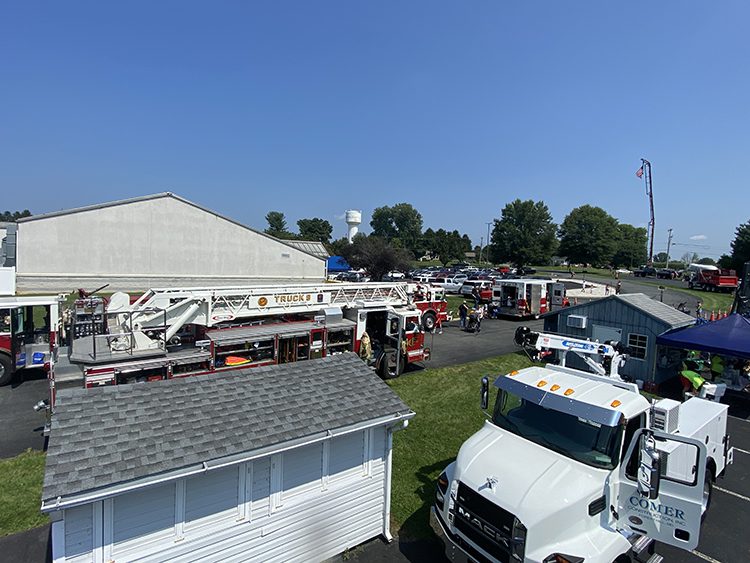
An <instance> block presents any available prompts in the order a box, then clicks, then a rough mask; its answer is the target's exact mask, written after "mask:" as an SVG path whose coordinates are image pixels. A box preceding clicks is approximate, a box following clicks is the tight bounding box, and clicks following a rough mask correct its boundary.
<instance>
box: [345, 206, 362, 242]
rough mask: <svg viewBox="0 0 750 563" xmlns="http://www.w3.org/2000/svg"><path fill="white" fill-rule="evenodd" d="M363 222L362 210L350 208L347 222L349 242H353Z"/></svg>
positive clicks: (347, 213)
mask: <svg viewBox="0 0 750 563" xmlns="http://www.w3.org/2000/svg"><path fill="white" fill-rule="evenodd" d="M361 222H362V212H361V211H357V210H355V209H350V210H349V211H347V212H346V224H347V226H348V227H349V232H348V233H347V235H346V238H348V239H349V243H351V242H352V239H353V238H354V235H356V234H357V231H358V230H359V224H360V223H361Z"/></svg>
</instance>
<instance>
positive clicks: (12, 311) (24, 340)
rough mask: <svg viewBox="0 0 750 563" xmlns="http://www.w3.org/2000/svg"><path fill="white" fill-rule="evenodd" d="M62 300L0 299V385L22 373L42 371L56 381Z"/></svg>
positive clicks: (40, 298)
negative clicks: (30, 369)
mask: <svg viewBox="0 0 750 563" xmlns="http://www.w3.org/2000/svg"><path fill="white" fill-rule="evenodd" d="M60 303H61V298H60V297H55V296H45V297H0V385H7V384H8V383H10V381H11V379H12V378H13V374H14V373H15V372H16V371H18V370H22V369H27V368H41V369H44V370H46V371H47V372H48V374H50V377H51V378H54V366H55V360H56V359H57V350H58V345H59V342H58V338H59V336H58V335H59V333H60Z"/></svg>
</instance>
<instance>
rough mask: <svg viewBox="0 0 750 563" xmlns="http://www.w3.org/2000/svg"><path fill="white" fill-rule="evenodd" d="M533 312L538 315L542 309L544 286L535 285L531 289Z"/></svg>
mask: <svg viewBox="0 0 750 563" xmlns="http://www.w3.org/2000/svg"><path fill="white" fill-rule="evenodd" d="M529 296H530V306H531V312H532V313H534V314H535V315H538V314H539V313H540V312H541V308H542V286H541V285H537V284H534V285H532V286H530V287H529Z"/></svg>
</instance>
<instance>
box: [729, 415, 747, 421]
mask: <svg viewBox="0 0 750 563" xmlns="http://www.w3.org/2000/svg"><path fill="white" fill-rule="evenodd" d="M729 418H732V419H734V420H737V421H739V422H750V420H748V419H746V418H740V417H739V416H732V415H731V414H730V415H729Z"/></svg>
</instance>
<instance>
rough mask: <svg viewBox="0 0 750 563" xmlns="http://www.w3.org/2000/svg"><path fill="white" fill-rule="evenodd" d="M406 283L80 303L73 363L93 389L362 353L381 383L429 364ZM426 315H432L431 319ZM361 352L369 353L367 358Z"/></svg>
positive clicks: (117, 297) (187, 291)
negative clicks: (366, 345) (365, 344)
mask: <svg viewBox="0 0 750 563" xmlns="http://www.w3.org/2000/svg"><path fill="white" fill-rule="evenodd" d="M422 307H424V309H425V310H429V311H432V310H436V309H439V308H440V303H432V304H430V303H429V302H423V303H421V307H420V306H419V305H418V304H415V303H414V302H413V301H412V299H411V297H410V294H409V291H408V287H407V284H406V283H354V284H337V283H330V284H327V283H323V284H317V285H291V284H286V285H257V286H247V287H206V288H162V289H151V290H149V291H147V292H146V293H145V294H143V295H142V296H141V297H140V298H138V299H136V300H134V301H133V300H131V298H130V296H129V295H128V294H125V293H115V294H113V295H112V296H111V297H110V298H109V299H108V300H104V299H102V298H94V297H89V298H85V299H79V300H78V301H76V302H75V313H74V315H73V326H72V327H71V330H70V332H71V336H72V340H71V344H70V347H69V359H70V361H71V363H75V364H79V365H80V366H81V368H82V370H83V375H84V385H85V386H86V387H95V386H100V385H114V384H118V383H126V382H139V381H154V380H160V379H169V378H173V377H184V376H190V375H199V374H207V373H212V372H217V371H225V370H231V369H236V368H245V367H253V366H263V365H269V364H281V363H288V362H296V361H301V360H307V359H313V358H320V357H323V356H329V355H332V354H338V353H343V352H346V351H354V352H360V345H361V344H362V336H363V335H364V333H365V332H366V333H367V335H368V337H369V340H370V342H371V346H372V354H371V355H369V354H368V356H370V357H369V358H366V359H368V360H369V362H370V363H371V364H372V365H373V366H374V367H375V369H376V370H377V372H378V373H379V374H380V376H381V377H383V378H386V379H387V378H391V377H397V376H398V375H400V374H401V373H402V372H403V370H404V369H405V367H406V366H407V365H409V364H412V363H415V362H421V361H424V360H427V359H429V357H430V349H429V348H428V347H426V346H425V333H424V331H423V330H422V328H421V325H422V321H423V319H422V316H423V309H422ZM425 314H426V313H425ZM360 355H363V354H360Z"/></svg>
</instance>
